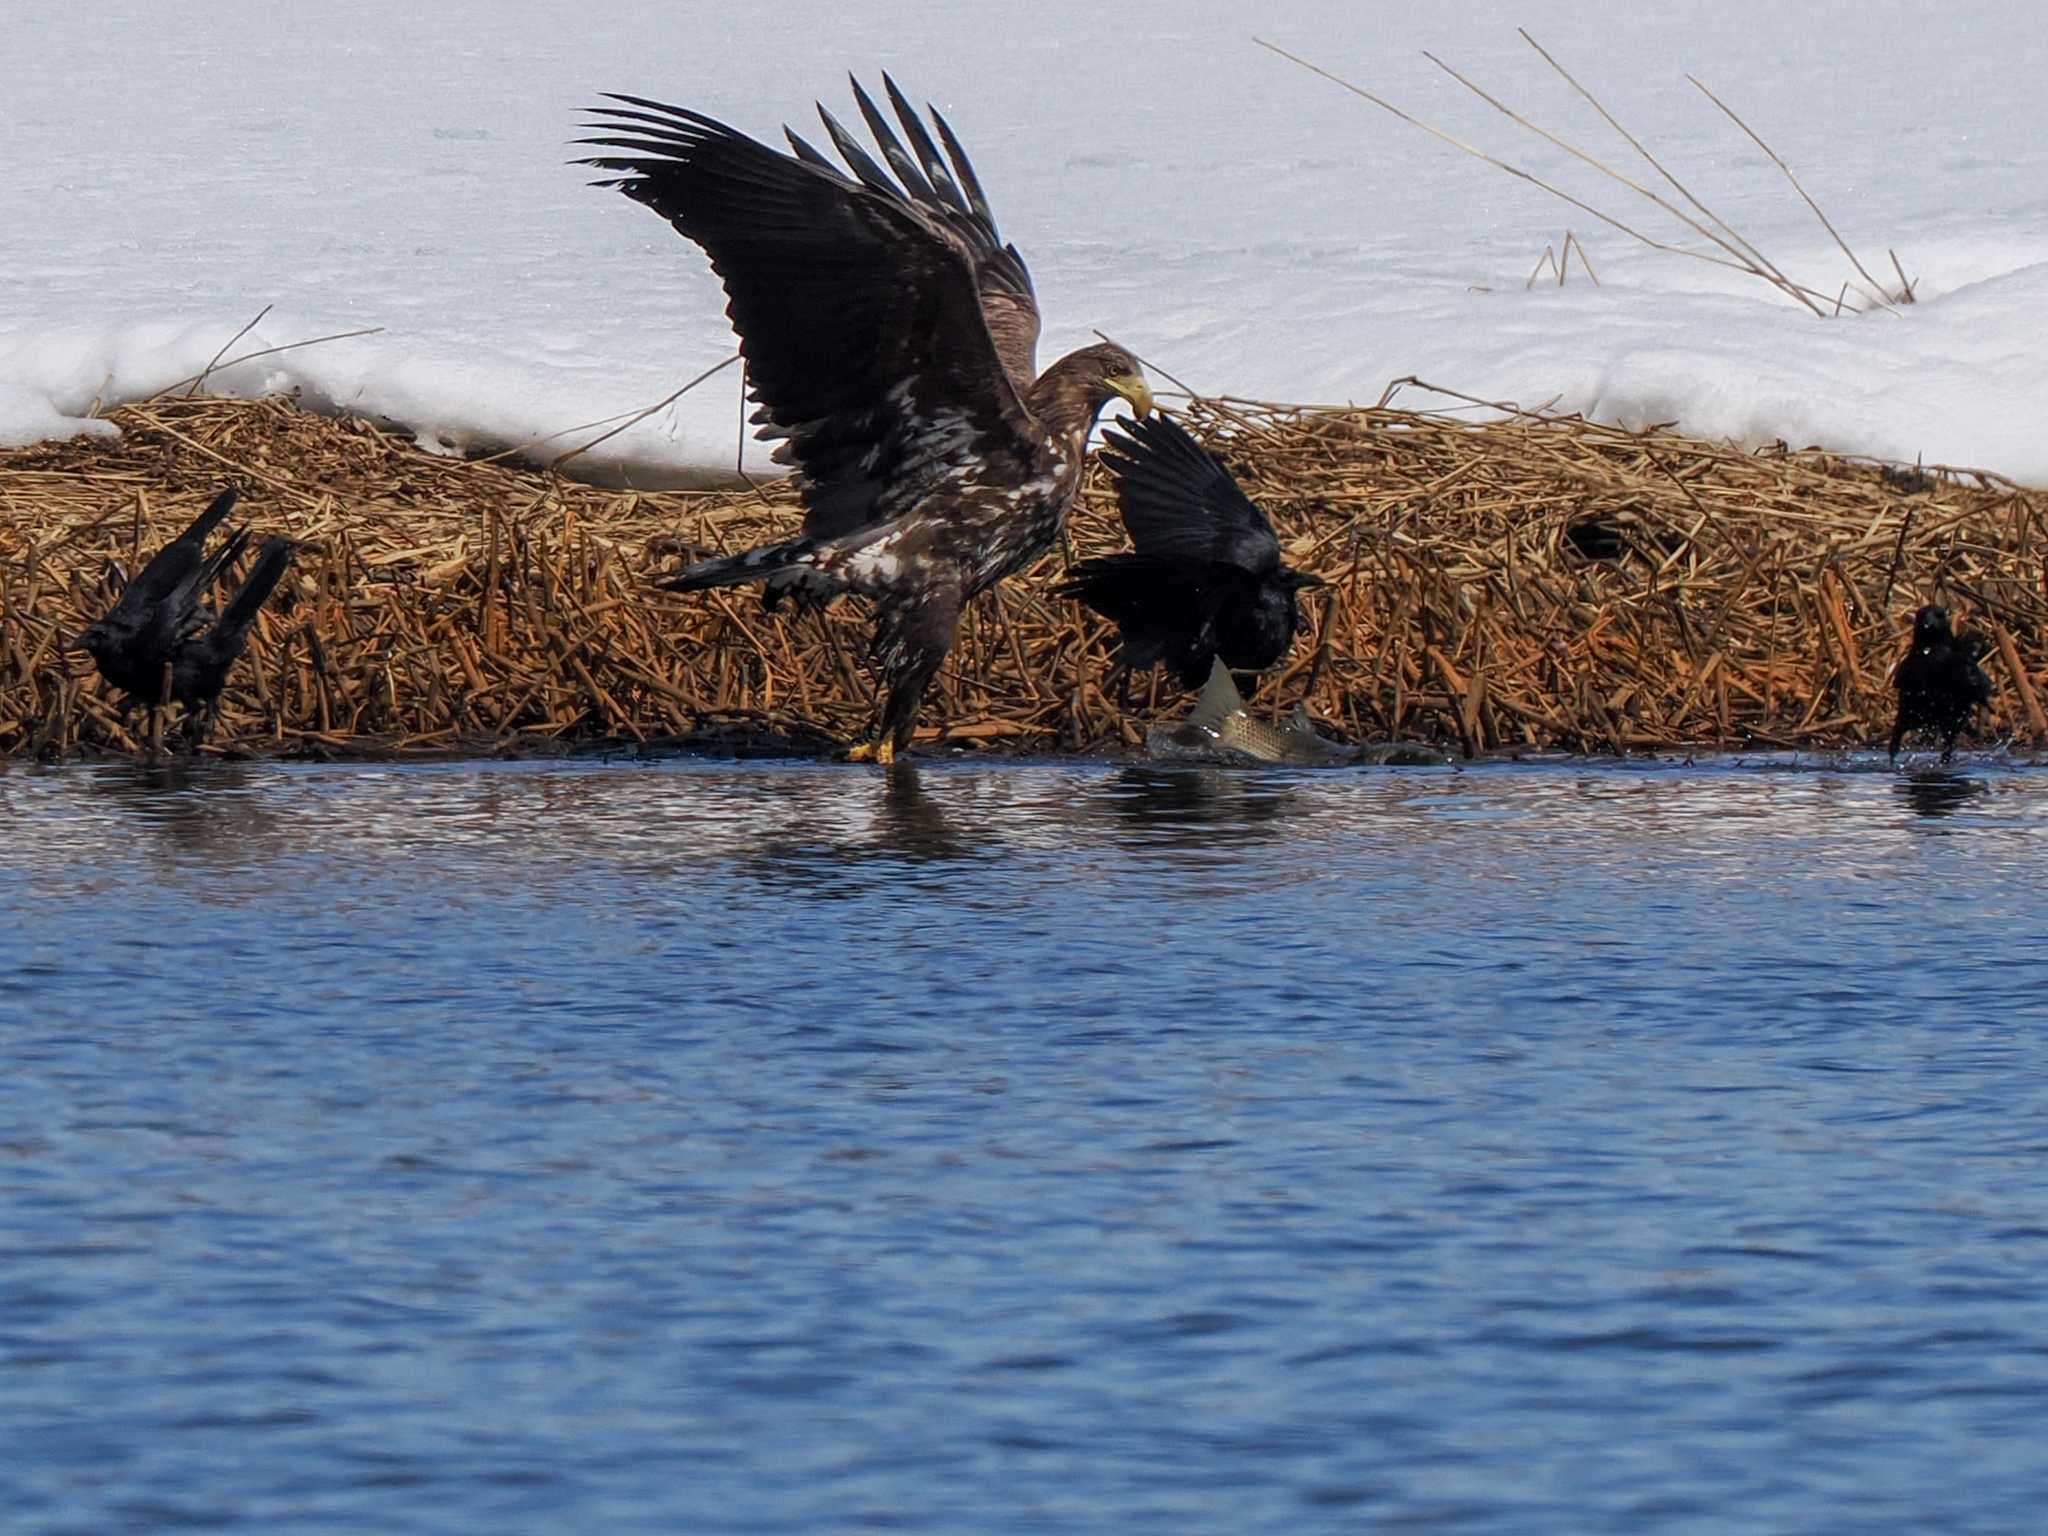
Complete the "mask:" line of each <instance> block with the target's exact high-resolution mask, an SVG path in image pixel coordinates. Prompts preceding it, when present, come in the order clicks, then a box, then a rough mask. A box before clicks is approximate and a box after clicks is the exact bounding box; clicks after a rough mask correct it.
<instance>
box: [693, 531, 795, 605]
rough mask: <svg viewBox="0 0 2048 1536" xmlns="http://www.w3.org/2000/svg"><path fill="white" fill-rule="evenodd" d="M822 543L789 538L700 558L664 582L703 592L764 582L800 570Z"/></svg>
mask: <svg viewBox="0 0 2048 1536" xmlns="http://www.w3.org/2000/svg"><path fill="white" fill-rule="evenodd" d="M819 548H820V545H819V542H818V540H816V539H811V538H796V539H787V540H785V541H784V542H782V543H780V544H763V545H762V546H761V547H760V548H759V549H750V550H748V551H746V552H745V553H744V554H738V555H720V556H719V557H718V558H717V559H716V560H700V561H698V562H697V563H696V564H695V565H691V566H685V567H684V568H683V569H682V570H681V571H678V572H677V573H676V574H675V575H673V576H671V577H669V579H668V580H667V581H664V582H662V583H661V585H662V587H663V589H664V590H666V591H669V592H701V591H703V590H704V589H705V588H706V587H737V586H743V585H744V584H745V583H747V582H750V581H763V580H766V579H767V578H768V577H770V576H775V575H778V574H780V573H781V572H783V571H794V570H800V569H802V568H803V567H805V566H808V565H810V564H811V563H812V561H813V560H814V559H815V558H816V556H817V553H818V550H819Z"/></svg>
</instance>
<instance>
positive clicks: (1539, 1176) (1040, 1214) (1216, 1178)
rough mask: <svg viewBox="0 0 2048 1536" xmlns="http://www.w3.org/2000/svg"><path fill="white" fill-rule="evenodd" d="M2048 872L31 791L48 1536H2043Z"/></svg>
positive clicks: (1190, 811) (1115, 783) (925, 805)
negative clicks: (1737, 1535)
mask: <svg viewBox="0 0 2048 1536" xmlns="http://www.w3.org/2000/svg"><path fill="white" fill-rule="evenodd" d="M2044 834H2048V776H2044V775H2036V774H2031V773H2022V772H2016V771H2011V770H2008V769H2002V768H1997V767H1985V768H1982V769H1977V770H1972V771H1971V772H1970V773H1969V774H1968V775H1966V776H1963V777H1959V778H1955V779H1945V780H1933V779H1930V780H1913V779H1908V778H1903V777H1893V776H1890V775H1887V774H1883V773H1878V772H1850V771H1821V772H1811V771H1760V770H1757V769H1755V768H1747V769H1745V768H1734V767H1726V766H1720V767H1710V768H1675V767H1674V768H1658V769H1624V768H1617V767H1600V768H1584V767H1572V766H1550V767H1541V768H1528V767H1519V768H1518V767H1495V768H1480V769H1473V770H1466V771H1454V770H1417V771H1378V772H1352V771H1347V772H1340V773H1328V774H1323V775H1307V774H1294V775H1288V774H1279V773H1251V772H1232V771H1224V770H1213V769H1167V768H1143V767H1116V766H1065V765H1062V766H1047V765H1004V766H986V765H980V764H971V763H959V764H946V763H941V764H933V765H929V766H924V767H921V768H918V769H916V770H912V771H901V770H899V771H898V772H897V773H895V774H894V775H889V776H885V775H882V774H880V773H875V772H870V771H866V770H854V769H845V768H828V767H818V766H813V765H810V764H796V765H788V764H776V765H761V766H756V765H743V766H735V765H732V764H668V765H660V766H640V765H622V764H541V765H533V764H527V765H517V766H475V765H466V766H461V767H447V768H363V767H346V768H340V767H336V768H326V767H280V766H260V767H259V766H249V767H234V766H228V767H222V768H218V769H213V770H210V771H206V772H202V773H198V774H196V775H182V776H181V775H178V774H174V773H169V772H167V771H156V772H150V771H144V770H138V769H128V768H121V769H82V768H81V769H64V770H52V771H32V770H25V769H22V768H20V767H15V768H12V769H10V770H4V771H0V1447H5V1450H4V1453H0V1511H5V1512H6V1513H5V1514H0V1525H5V1526H6V1527H7V1528H8V1529H15V1528H19V1529H24V1530H37V1531H53V1532H54V1531H78V1532H109V1531H121V1530H157V1529H169V1528H179V1527H182V1528H188V1529H215V1528H228V1527H237V1528H241V1529H246V1530H251V1531H263V1532H271V1531H287V1530H292V1531H296V1530H312V1529H329V1530H336V1531H347V1532H378V1533H386V1532H429V1531H431V1532H474V1531H516V1532H529V1531H530V1532H567V1531H604V1532H674V1531H691V1532H724V1531H733V1532H741V1531H745V1532H756V1531H759V1532H792V1533H794V1532H814V1531H836V1530H854V1529H861V1528H879V1529H888V1530H906V1531H945V1532H955V1531H958V1532H1012V1531H1016V1532H1024V1531H1033V1532H1036V1531H1119V1532H1121V1531H1161V1532H1175V1533H1179V1532H1196V1531H1219V1532H1221V1531H1229V1532H1247V1531H1257V1532H1268V1531H1270V1532H1296V1531H1305V1530H1346V1531H1349V1530H1391V1529H1416V1530H1432V1531H1456V1532H1500V1533H1515V1536H1527V1533H1549V1532H1558V1533H1580V1532H1617V1533H1620V1532H1628V1533H1636V1532H1645V1531H1658V1532H1663V1531H1673V1532H1691V1531H1698V1532H1709V1531H1712V1532H1721V1531H1785V1532H1791V1531H1798V1532H1836V1531H1840V1532H1845V1533H1846V1532H1856V1533H1859V1536H1860V1533H1868V1532H1871V1531H1878V1530H1882V1531H1900V1532H1907V1531H1911V1532H1945V1533H1954V1532H1994V1531H1995V1532H2008V1531H2010V1532H2032V1531H2038V1530H2040V1529H2042V1528H2043V1524H2042V1522H2043V1520H2044V1518H2048V1517H2044V1516H2043V1514H2042V1511H2043V1509H2044V1508H2048V1427H2044V1426H2048V1030H2044V1020H2048V1010H2044V1007H2043V992H2044V981H2048V967H2044V963H2043V962H2044V949H2048V937H2044V935H2048V876H2044V871H2043V867H2042V861H2043V854H2044V849H2048V844H2044ZM10 1522H18V1524H12V1523H10Z"/></svg>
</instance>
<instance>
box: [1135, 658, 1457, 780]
mask: <svg viewBox="0 0 2048 1536" xmlns="http://www.w3.org/2000/svg"><path fill="white" fill-rule="evenodd" d="M1145 750H1146V752H1147V753H1149V754H1150V755H1151V756H1153V757H1156V758H1166V759H1177V760H1181V761H1194V762H1212V763H1213V762H1231V763H1244V762H1252V763H1276V764H1281V765H1284V766H1286V767H1291V768H1338V767H1343V766H1345V765H1347V764H1353V763H1422V764H1438V763H1447V762H1449V761H1450V759H1449V758H1448V757H1447V756H1446V755H1445V754H1443V753H1442V752H1439V751H1437V750H1436V749H1435V748H1433V747H1423V746H1417V745H1415V744H1413V743H1408V742H1394V743H1391V744H1386V745H1380V746H1358V745H1352V744H1347V743H1343V742H1335V741H1329V740H1327V739H1325V738H1324V737H1323V736H1322V735H1321V734H1320V733H1319V732H1318V731H1317V730H1316V728H1315V725H1314V724H1313V723H1312V722H1311V721H1310V720H1309V717H1308V710H1307V709H1305V708H1304V707H1303V706H1301V705H1299V704H1297V705H1295V706H1294V713H1292V714H1291V715H1289V716H1288V717H1287V718H1286V719H1285V720H1282V721H1281V722H1279V723H1278V724H1277V725H1268V724H1267V723H1266V722H1265V721H1263V720H1256V719H1254V718H1253V717H1252V714H1251V712H1250V711H1249V710H1247V709H1246V708H1245V703H1244V696H1243V695H1242V694H1240V693H1239V692H1238V691H1237V684H1236V683H1235V682H1233V681H1232V680H1231V676H1230V670H1229V668H1227V667H1225V666H1224V665H1223V663H1222V661H1221V660H1220V659H1219V660H1217V661H1215V662H1213V663H1211V664H1210V667H1209V681H1208V682H1206V683H1204V684H1203V685H1202V692H1201V694H1200V696H1199V697H1197V698H1196V700H1195V707H1194V708H1193V709H1192V710H1190V711H1189V712H1188V716H1187V718H1186V719H1185V720H1180V721H1176V722H1175V723H1174V724H1172V725H1156V726H1154V727H1152V729H1151V730H1149V731H1147V732H1146V733H1145Z"/></svg>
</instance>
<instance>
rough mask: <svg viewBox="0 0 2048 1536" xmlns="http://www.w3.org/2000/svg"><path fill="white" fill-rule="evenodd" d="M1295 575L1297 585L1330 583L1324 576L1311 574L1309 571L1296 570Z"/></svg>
mask: <svg viewBox="0 0 2048 1536" xmlns="http://www.w3.org/2000/svg"><path fill="white" fill-rule="evenodd" d="M1293 576H1294V585H1295V586H1296V587H1327V586H1328V585H1329V583H1328V582H1327V581H1325V580H1323V578H1322V577H1320V576H1314V575H1311V574H1310V573H1309V572H1307V571H1295V572H1294V573H1293Z"/></svg>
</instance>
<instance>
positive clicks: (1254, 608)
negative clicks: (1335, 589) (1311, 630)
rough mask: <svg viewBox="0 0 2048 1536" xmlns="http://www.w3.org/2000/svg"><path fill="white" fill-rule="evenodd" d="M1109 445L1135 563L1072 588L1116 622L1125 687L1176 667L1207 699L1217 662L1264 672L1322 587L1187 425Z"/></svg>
mask: <svg viewBox="0 0 2048 1536" xmlns="http://www.w3.org/2000/svg"><path fill="white" fill-rule="evenodd" d="M1123 426H1124V430H1123V431H1122V432H1118V431H1116V430H1114V429H1112V430H1110V431H1109V432H1107V433H1105V435H1104V439H1103V447H1102V462H1103V463H1104V464H1106V465H1107V466H1108V467H1109V471H1110V474H1111V475H1112V476H1113V477H1114V478H1115V480H1116V491H1117V505H1118V509H1119V510H1120V511H1121V512H1122V514H1123V520H1124V527H1125V528H1126V529H1127V530H1128V531H1129V533H1130V535H1131V544H1132V546H1133V548H1132V551H1131V552H1130V553H1129V554H1122V555H1104V556H1101V557H1100V558H1098V559H1094V560H1083V561H1081V562H1080V563H1078V564H1077V565H1075V566H1074V568H1073V570H1072V571H1071V573H1070V574H1069V575H1068V578H1067V580H1066V581H1065V582H1064V583H1063V584H1062V585H1061V587H1060V592H1061V594H1062V595H1063V596H1067V597H1076V598H1079V599H1080V600H1081V601H1082V602H1084V603H1086V604H1087V605H1088V606H1089V607H1090V608H1093V609H1094V610H1095V611H1096V612H1097V613H1099V614H1101V615H1103V617H1105V618H1107V619H1110V620H1112V621H1113V622H1114V623H1115V624H1116V626H1117V629H1118V631H1119V632H1120V635H1121V640H1122V644H1121V649H1120V656H1119V664H1120V668H1121V671H1122V673H1123V677H1124V679H1125V680H1128V678H1129V676H1130V674H1131V673H1132V672H1142V671H1144V670H1146V669H1147V668H1150V667H1154V666H1158V665H1160V664H1161V663H1164V664H1165V666H1166V667H1167V669H1168V670H1169V671H1171V672H1172V673H1173V675H1174V676H1175V677H1176V678H1178V679H1179V681H1180V685H1181V686H1182V687H1183V688H1199V687H1200V686H1201V685H1202V684H1203V682H1204V681H1205V680H1206V679H1207V678H1208V676H1209V670H1210V667H1211V665H1212V664H1213V663H1214V662H1215V661H1216V659H1217V658H1219V657H1220V658H1222V661H1223V664H1224V665H1225V666H1226V667H1229V668H1230V669H1231V670H1232V671H1236V672H1262V671H1264V670H1265V669H1266V668H1267V667H1270V666H1271V665H1272V664H1273V663H1274V662H1276V661H1278V660H1279V659H1280V657H1281V656H1282V655H1283V654H1284V653H1285V652H1286V650H1287V647H1288V645H1289V644H1290V643H1292V641H1293V639H1294V636H1295V632H1296V630H1297V629H1298V628H1299V627H1300V623H1301V619H1300V614H1299V612H1298V611H1297V609H1296V607H1295V601H1294V595H1295V593H1297V592H1299V591H1300V590H1301V589H1302V588H1303V587H1319V586H1321V585H1322V584H1323V582H1322V578H1321V577H1319V576H1311V575H1309V574H1307V573H1306V572H1304V571H1297V570H1293V569H1291V568H1290V567H1288V566H1285V565H1282V564H1281V563H1280V541H1279V540H1278V539H1277V538H1275V537H1274V536H1273V525H1272V523H1270V522H1269V521H1267V519H1266V514H1265V513H1263V512H1261V511H1260V510H1259V509H1258V507H1257V506H1255V505H1254V504H1253V503H1252V500H1251V498H1250V497H1248V496H1246V495H1245V493H1244V492H1243V490H1241V489H1240V488H1239V486H1238V483H1237V481H1236V479H1235V478H1234V477H1233V476H1232V475H1231V473H1230V470H1229V468H1228V467H1227V466H1225V464H1224V462H1223V461H1222V460H1221V459H1219V458H1218V457H1216V455H1214V454H1212V453H1210V452H1208V451H1207V450H1206V449H1204V448H1203V447H1202V446H1201V444H1199V443H1197V442H1196V441H1195V440H1194V439H1193V438H1192V437H1190V436H1189V435H1188V433H1187V431H1186V429H1185V428H1183V427H1182V426H1181V425H1180V424H1179V423H1178V422H1175V421H1172V420H1169V419H1168V418H1166V417H1164V416H1154V417H1151V418H1149V419H1141V420H1135V421H1132V422H1129V423H1128V424H1123Z"/></svg>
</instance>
